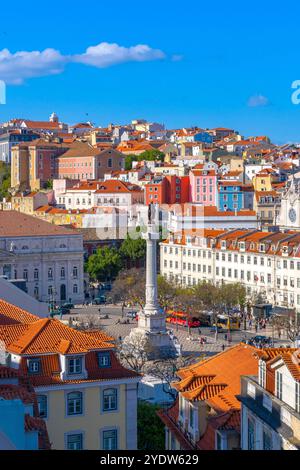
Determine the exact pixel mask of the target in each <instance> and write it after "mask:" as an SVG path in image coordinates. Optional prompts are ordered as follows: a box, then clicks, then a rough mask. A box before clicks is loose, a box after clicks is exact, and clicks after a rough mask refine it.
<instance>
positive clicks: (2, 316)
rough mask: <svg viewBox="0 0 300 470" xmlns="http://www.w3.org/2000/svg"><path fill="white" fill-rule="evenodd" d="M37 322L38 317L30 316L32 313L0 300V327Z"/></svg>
mask: <svg viewBox="0 0 300 470" xmlns="http://www.w3.org/2000/svg"><path fill="white" fill-rule="evenodd" d="M37 320H39V317H37V316H36V315H32V313H29V312H26V310H23V309H22V308H20V307H17V306H15V305H13V304H11V303H8V302H6V301H5V300H3V299H0V325H13V324H16V323H33V322H35V321H37Z"/></svg>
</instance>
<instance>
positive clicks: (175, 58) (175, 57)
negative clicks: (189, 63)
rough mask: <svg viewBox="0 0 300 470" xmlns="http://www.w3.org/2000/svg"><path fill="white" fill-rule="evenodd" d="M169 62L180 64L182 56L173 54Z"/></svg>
mask: <svg viewBox="0 0 300 470" xmlns="http://www.w3.org/2000/svg"><path fill="white" fill-rule="evenodd" d="M171 60H172V62H180V61H181V60H183V55H181V54H174V55H172V57H171Z"/></svg>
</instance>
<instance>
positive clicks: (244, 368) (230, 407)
mask: <svg viewBox="0 0 300 470" xmlns="http://www.w3.org/2000/svg"><path fill="white" fill-rule="evenodd" d="M255 351H256V349H255V348H254V347H252V346H249V345H246V344H242V343H241V344H238V345H235V346H233V347H232V348H229V349H227V350H226V351H224V352H222V353H219V354H216V355H214V356H212V357H210V358H208V359H205V360H203V361H200V362H198V363H196V364H193V365H191V366H189V367H186V368H184V369H181V370H179V371H178V372H177V375H178V377H179V379H180V380H179V381H178V382H175V383H173V384H171V385H172V387H173V388H174V389H175V390H177V392H178V396H177V399H176V401H175V403H174V404H173V405H172V406H171V407H170V408H168V409H164V410H160V411H159V413H158V415H159V417H160V418H161V420H162V422H163V423H164V425H165V448H166V450H192V449H194V450H234V449H240V409H241V404H240V402H239V400H238V398H237V397H238V395H239V393H240V387H241V376H243V375H245V374H252V373H255V372H256V370H257V364H258V359H257V357H255V355H254V353H255ZM251 371H252V372H251Z"/></svg>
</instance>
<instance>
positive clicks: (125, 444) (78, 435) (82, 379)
mask: <svg viewBox="0 0 300 470" xmlns="http://www.w3.org/2000/svg"><path fill="white" fill-rule="evenodd" d="M1 317H2V313H1V305H0V340H1V341H2V342H3V344H5V350H6V355H5V356H3V358H2V360H4V361H5V365H8V364H9V365H10V368H12V369H13V370H15V371H16V372H18V373H20V374H22V376H24V378H25V379H26V381H27V383H30V385H31V386H32V387H33V389H34V392H35V394H36V397H37V404H38V410H39V418H40V419H42V420H44V421H45V423H46V426H47V430H48V434H49V439H50V442H51V445H52V449H57V450H63V449H67V450H81V449H90V450H97V449H98V450H99V449H100V450H101V449H102V450H127V449H128V450H129V449H136V448H137V384H138V382H139V379H140V377H139V375H138V374H137V373H136V372H133V371H130V370H127V369H125V368H124V367H122V366H121V364H120V363H119V362H118V360H117V358H116V355H115V351H114V349H115V347H114V344H113V343H112V341H113V338H111V337H109V336H107V335H106V334H105V333H102V332H101V331H91V332H81V331H79V330H74V329H73V328H70V327H68V326H66V325H64V324H63V323H61V322H60V321H58V320H52V319H49V318H45V319H39V318H38V317H35V318H32V317H33V316H31V315H30V316H29V317H26V315H25V316H24V313H22V315H20V317H19V319H18V318H16V314H14V318H13V319H11V321H10V319H9V317H10V312H9V309H7V310H6V315H5V324H3V322H2V320H1ZM0 385H1V383H0ZM0 396H1V386H0Z"/></svg>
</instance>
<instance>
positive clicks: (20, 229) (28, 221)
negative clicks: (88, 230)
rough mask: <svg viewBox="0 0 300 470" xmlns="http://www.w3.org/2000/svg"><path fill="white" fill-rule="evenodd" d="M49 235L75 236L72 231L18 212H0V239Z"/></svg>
mask: <svg viewBox="0 0 300 470" xmlns="http://www.w3.org/2000/svg"><path fill="white" fill-rule="evenodd" d="M47 235H49V236H51V235H58V236H59V235H65V236H72V235H76V232H74V231H73V230H72V229H69V228H63V227H60V226H58V225H53V224H50V223H49V222H45V221H44V220H41V219H39V218H36V217H33V216H31V215H27V214H23V213H22V212H18V211H0V238H1V237H41V236H47Z"/></svg>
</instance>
